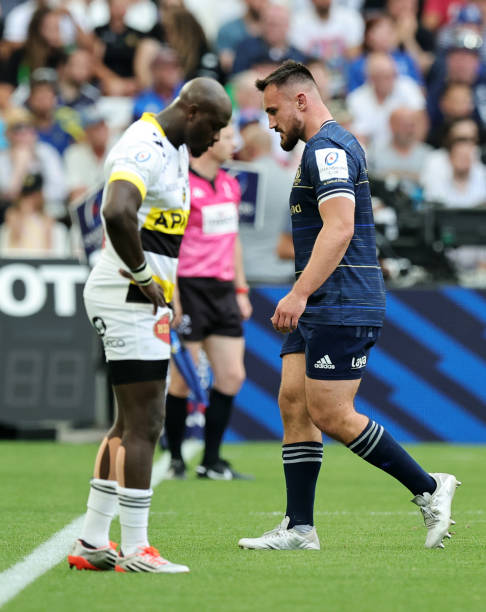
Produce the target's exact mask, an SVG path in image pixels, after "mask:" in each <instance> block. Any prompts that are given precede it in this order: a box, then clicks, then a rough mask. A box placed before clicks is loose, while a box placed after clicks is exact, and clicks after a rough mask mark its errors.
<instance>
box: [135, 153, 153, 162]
mask: <svg viewBox="0 0 486 612" xmlns="http://www.w3.org/2000/svg"><path fill="white" fill-rule="evenodd" d="M151 157H152V154H151V153H150V152H149V151H139V152H138V153H137V154H136V155H135V161H138V162H146V161H148V160H149V159H150V158H151Z"/></svg>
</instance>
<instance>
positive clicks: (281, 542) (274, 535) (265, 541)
mask: <svg viewBox="0 0 486 612" xmlns="http://www.w3.org/2000/svg"><path fill="white" fill-rule="evenodd" d="M289 522H290V519H289V517H288V516H286V517H285V518H284V519H283V521H282V522H281V523H280V525H279V526H278V527H276V528H275V529H272V530H271V531H266V532H265V533H264V534H263V535H262V536H261V537H259V538H241V540H240V541H239V542H238V546H239V547H240V548H250V549H252V550H320V548H321V545H320V543H319V538H318V536H317V531H316V528H315V527H312V530H311V531H309V532H307V533H299V532H298V531H296V529H295V528H292V529H288V525H289Z"/></svg>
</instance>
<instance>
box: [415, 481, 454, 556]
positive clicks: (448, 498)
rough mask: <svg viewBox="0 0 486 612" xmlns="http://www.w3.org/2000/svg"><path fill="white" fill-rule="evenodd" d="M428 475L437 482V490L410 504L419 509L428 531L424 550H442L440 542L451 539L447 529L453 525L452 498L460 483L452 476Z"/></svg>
mask: <svg viewBox="0 0 486 612" xmlns="http://www.w3.org/2000/svg"><path fill="white" fill-rule="evenodd" d="M430 475H431V476H432V478H433V479H434V480H435V481H436V482H437V489H436V490H435V491H434V492H433V493H422V495H416V496H415V497H414V498H413V499H412V502H413V503H414V504H417V506H418V507H419V508H420V511H421V512H422V515H423V517H424V523H425V526H426V527H427V529H428V533H427V538H426V540H425V548H444V544H443V543H442V540H443V539H444V538H451V534H450V533H449V527H450V526H451V525H453V524H454V521H453V520H452V519H451V505H452V498H453V497H454V493H455V492H456V488H457V487H458V486H459V485H460V484H461V483H460V482H459V481H458V480H456V477H455V476H453V475H452V474H430Z"/></svg>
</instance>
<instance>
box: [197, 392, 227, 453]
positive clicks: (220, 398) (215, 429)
mask: <svg viewBox="0 0 486 612" xmlns="http://www.w3.org/2000/svg"><path fill="white" fill-rule="evenodd" d="M233 398H234V395H226V393H221V391H218V390H217V389H211V391H210V392H209V404H208V407H207V408H206V425H205V427H204V443H205V446H204V457H203V460H202V462H203V465H213V464H214V463H216V462H217V461H218V459H219V448H220V446H221V442H222V440H223V435H224V432H225V430H226V428H227V427H228V423H229V420H230V417H231V409H232V407H233Z"/></svg>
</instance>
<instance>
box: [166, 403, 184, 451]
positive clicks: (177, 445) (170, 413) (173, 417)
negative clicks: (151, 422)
mask: <svg viewBox="0 0 486 612" xmlns="http://www.w3.org/2000/svg"><path fill="white" fill-rule="evenodd" d="M186 417H187V398H186V397H176V396H175V395H171V394H170V393H168V394H167V398H166V400H165V432H166V434H167V444H168V446H169V451H170V454H171V456H172V459H182V454H181V447H182V441H183V440H184V433H185V431H186Z"/></svg>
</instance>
